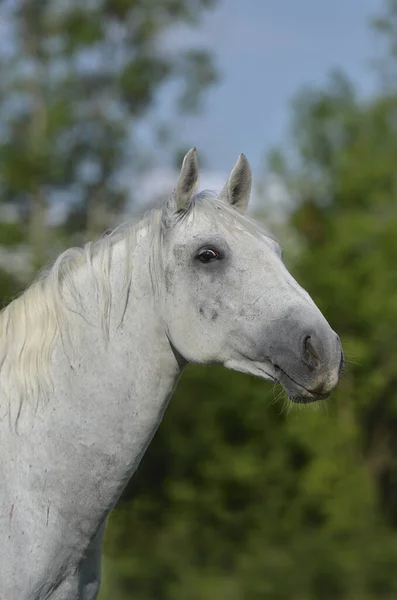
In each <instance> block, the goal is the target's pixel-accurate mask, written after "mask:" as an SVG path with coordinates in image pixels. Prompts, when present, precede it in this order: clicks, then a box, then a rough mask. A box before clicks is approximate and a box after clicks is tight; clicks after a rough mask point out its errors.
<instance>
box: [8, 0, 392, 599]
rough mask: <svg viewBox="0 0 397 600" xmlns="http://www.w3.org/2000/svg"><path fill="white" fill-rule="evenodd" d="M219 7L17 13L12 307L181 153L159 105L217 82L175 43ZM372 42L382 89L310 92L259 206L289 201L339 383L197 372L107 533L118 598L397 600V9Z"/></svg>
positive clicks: (72, 4) (21, 8) (11, 83)
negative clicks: (289, 388)
mask: <svg viewBox="0 0 397 600" xmlns="http://www.w3.org/2000/svg"><path fill="white" fill-rule="evenodd" d="M227 1H228V0H224V2H227ZM214 5H215V0H90V1H88V0H87V1H86V2H77V1H74V0H68V1H65V2H64V1H63V0H62V1H60V0H59V1H55V0H52V1H51V2H50V1H49V0H48V1H46V0H27V1H22V0H14V1H11V0H9V1H4V0H3V2H1V5H0V17H1V19H0V25H1V27H0V38H1V39H0V65H1V77H0V295H1V297H2V299H3V302H4V303H6V302H8V301H9V300H10V299H11V298H12V297H13V295H15V294H16V293H18V292H19V291H20V290H21V289H23V287H25V286H26V285H27V284H28V283H29V282H30V281H31V280H32V278H33V276H34V274H35V272H36V271H37V269H38V268H39V267H41V266H42V265H44V264H45V263H47V262H48V261H49V260H52V259H53V258H54V257H55V256H56V255H57V254H58V253H59V252H60V251H61V250H63V249H64V248H65V247H67V246H69V245H72V244H80V243H84V241H85V240H86V239H89V238H92V237H94V236H96V235H98V234H99V233H101V232H102V231H103V230H105V229H106V228H108V227H111V226H113V225H114V224H115V223H118V222H119V221H120V220H122V219H123V218H125V215H126V214H127V215H128V213H130V212H131V210H133V208H134V206H135V205H136V200H137V194H138V195H139V190H138V189H136V187H134V185H133V183H134V182H135V181H137V180H138V179H137V178H138V177H139V174H140V173H142V172H143V171H144V170H146V171H147V170H148V169H149V168H150V167H154V165H155V157H156V156H157V154H156V152H158V151H159V148H161V149H162V151H163V152H168V153H169V154H170V155H172V156H173V157H175V161H176V160H177V159H178V158H179V156H180V151H181V150H184V149H185V148H184V147H182V146H183V144H181V143H180V142H179V140H178V135H177V133H175V129H176V128H175V127H174V122H173V121H168V122H163V121H162V120H161V119H159V120H156V119H155V118H154V116H153V112H151V111H152V108H153V105H154V104H155V103H156V98H157V92H158V90H159V89H160V88H161V87H162V86H164V85H173V86H175V89H176V90H177V93H176V94H175V95H174V99H175V102H174V104H173V108H172V109H173V114H174V115H175V119H179V123H180V122H181V120H182V122H183V119H184V115H188V114H189V113H192V112H194V111H198V110H200V109H201V108H202V105H201V102H200V100H201V96H202V94H204V93H205V92H206V90H207V89H208V88H209V87H210V86H213V85H215V84H216V82H217V78H218V73H217V68H216V65H215V64H214V57H213V56H212V55H211V52H209V51H208V49H207V48H205V47H198V46H197V45H192V46H191V47H190V46H189V44H187V45H186V48H185V49H184V50H183V51H181V50H180V49H178V51H175V52H171V51H168V52H165V51H164V47H163V45H162V40H163V39H164V36H166V35H167V34H169V33H170V32H171V33H172V31H173V28H174V27H175V25H188V26H189V27H191V28H194V27H198V28H199V27H200V24H201V22H202V16H203V14H204V13H210V12H211V10H212V9H213V8H214ZM371 26H372V27H373V29H374V31H376V32H377V33H378V34H379V36H380V39H381V40H383V41H382V44H383V48H384V50H385V51H384V53H383V55H382V57H381V58H379V57H378V59H377V61H376V63H374V68H375V69H376V72H377V74H378V87H377V90H376V93H375V94H374V95H373V96H372V97H371V98H370V99H368V98H367V99H365V100H364V99H363V98H362V97H361V96H360V94H359V93H358V92H357V91H356V89H355V85H354V84H353V82H352V81H351V80H350V79H349V77H348V76H347V75H346V74H345V73H343V72H342V71H338V72H334V73H332V74H331V75H330V77H329V80H328V83H327V84H326V85H323V86H321V85H320V86H319V87H317V88H316V87H310V88H305V89H303V90H302V91H301V92H299V93H298V94H297V96H296V98H295V100H294V102H293V104H292V115H291V138H290V140H289V142H288V151H284V150H282V149H281V150H280V149H274V150H273V151H272V152H270V153H268V155H267V158H266V165H265V167H264V169H263V173H262V175H263V178H262V186H261V187H258V190H259V192H258V190H257V193H258V194H259V196H260V197H261V198H262V200H261V202H260V203H257V205H256V207H255V209H256V212H257V213H258V214H259V216H261V217H267V218H268V219H270V220H271V217H272V215H271V214H267V213H269V211H268V209H267V207H268V204H267V196H266V189H267V188H266V186H265V185H264V184H263V181H264V180H265V179H266V174H269V173H271V174H272V176H273V177H274V176H276V177H277V178H278V180H279V181H282V182H283V186H284V188H285V190H286V192H287V194H288V197H289V198H290V208H289V210H288V211H286V213H285V215H284V218H283V219H282V220H281V221H278V222H277V223H276V224H275V226H276V229H277V230H278V233H279V235H280V237H281V241H282V242H283V245H284V246H285V248H286V256H285V260H286V262H287V264H288V265H289V266H290V268H291V269H292V271H293V273H294V275H296V277H297V278H298V279H299V281H300V283H301V284H302V285H303V286H304V287H305V288H307V289H308V290H309V291H310V293H311V295H312V296H313V297H314V298H315V300H316V302H317V303H318V304H319V306H320V308H321V309H322V310H323V312H324V313H325V315H326V316H327V318H328V320H329V321H330V322H331V324H332V326H333V327H334V329H336V330H337V331H338V333H339V334H340V336H341V338H342V341H343V344H344V348H345V351H346V355H347V370H346V373H345V375H344V377H343V380H342V382H341V384H340V387H339V389H338V391H337V393H335V394H334V395H333V397H332V399H331V400H330V401H329V402H328V403H327V405H322V404H318V405H315V406H309V407H304V408H303V409H301V410H298V409H297V408H291V407H289V406H288V405H284V404H283V401H282V400H281V402H280V401H278V402H276V401H275V400H276V396H277V392H274V390H273V389H272V388H271V386H270V387H269V386H266V384H264V383H263V382H261V381H257V380H255V379H252V378H249V377H247V376H240V375H239V374H236V373H231V372H227V371H226V370H223V369H219V368H209V367H208V368H203V367H201V368H193V367H191V368H188V369H187V370H186V372H185V374H184V376H183V377H182V380H181V382H180V384H179V388H178V390H177V393H176V395H175V396H174V398H173V400H172V402H171V405H170V407H169V409H168V411H167V413H166V416H165V418H164V421H163V423H162V425H161V427H160V429H159V431H158V434H157V435H156V437H155V440H154V441H153V443H152V445H151V446H150V448H149V450H148V452H147V455H146V457H145V458H144V460H143V462H142V464H141V466H140V468H139V470H138V473H137V474H136V476H135V477H134V478H133V479H132V481H131V483H130V485H129V486H128V487H127V489H126V491H125V494H124V496H123V498H122V501H121V502H120V505H119V507H118V508H117V509H116V510H115V511H114V512H113V513H112V515H111V518H110V520H109V526H108V530H107V533H106V539H105V548H104V550H105V558H104V576H103V588H102V591H101V600H129V599H130V598H134V600H149V599H153V598H156V599H157V600H182V599H183V600H208V599H214V600H215V599H216V600H226V599H227V600H240V599H244V600H261V599H265V600H328V599H329V600H334V599H335V598H338V599H346V600H375V599H385V600H386V599H390V600H391V599H392V598H393V599H395V598H396V597H397V596H396V595H397V335H396V330H397V268H396V265H397V237H396V236H397V79H396V75H397V2H396V1H395V0H387V1H385V2H384V3H383V4H382V10H380V12H379V15H378V17H377V18H375V19H374V20H373V22H372V24H371ZM336 43H337V40H336ZM204 120H205V119H204ZM142 123H144V124H145V127H146V130H148V129H149V130H150V135H149V136H146V138H145V139H146V143H143V141H142V136H141V133H140V132H141V129H140V127H141V125H142ZM231 126H232V124H231ZM147 140H151V142H148V141H147ZM194 144H195V140H193V139H192V140H190V141H189V145H194ZM154 146H155V149H156V150H154ZM247 153H248V154H249V152H248V150H247ZM153 201H154V199H153ZM134 202H135V204H134Z"/></svg>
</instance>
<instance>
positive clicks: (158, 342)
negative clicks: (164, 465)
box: [14, 265, 180, 547]
mask: <svg viewBox="0 0 397 600" xmlns="http://www.w3.org/2000/svg"><path fill="white" fill-rule="evenodd" d="M116 268H117V265H116ZM120 272H121V269H120ZM140 273H141V275H140V277H139V274H138V276H137V277H135V279H134V281H133V290H132V292H131V295H130V301H129V305H128V308H127V311H126V313H125V316H124V320H123V325H122V326H121V327H117V326H116V325H115V324H114V323H113V325H112V327H111V334H110V339H109V341H108V342H107V344H105V343H104V340H103V338H102V333H101V330H100V328H99V327H98V326H97V327H93V326H92V325H91V324H89V323H87V321H86V320H85V319H84V318H81V316H79V315H78V314H74V315H73V316H72V324H71V329H70V332H71V333H70V337H71V340H72V344H71V348H72V350H73V351H71V352H69V351H68V344H67V343H66V344H65V343H64V342H63V341H62V339H61V338H60V337H59V338H58V341H57V342H56V345H55V348H54V353H53V360H52V366H51V376H52V379H53V382H54V394H53V396H52V397H51V398H50V399H49V400H48V402H47V403H46V404H43V405H41V406H39V407H38V410H37V412H36V414H35V415H34V417H32V416H31V419H32V426H30V425H29V427H28V426H27V422H28V421H26V420H25V421H24V422H22V430H23V431H22V435H23V436H25V435H26V438H25V439H26V441H27V440H28V439H29V440H30V442H29V443H25V442H24V444H23V445H21V453H22V456H21V455H20V460H21V463H22V464H23V465H25V466H26V465H27V464H28V463H29V470H28V471H27V473H26V477H27V479H26V484H27V485H28V483H29V481H30V477H31V476H32V475H34V488H35V491H34V492H32V493H31V494H30V495H29V493H30V491H29V490H25V492H26V493H25V497H29V502H30V503H31V505H32V503H34V502H35V500H36V501H37V503H38V504H40V505H41V504H42V505H43V506H44V505H46V506H47V505H48V503H50V505H51V514H52V515H54V517H53V518H54V519H59V518H60V516H61V517H62V518H61V521H62V522H64V523H67V527H68V531H69V532H70V534H71V535H74V534H73V528H74V529H75V535H74V537H75V539H73V542H71V543H73V546H75V547H76V545H77V546H78V545H79V544H80V541H81V543H82V544H84V543H86V541H87V539H89V538H91V537H92V535H93V533H94V532H95V531H96V529H97V528H98V527H99V526H100V524H101V522H102V521H103V518H104V517H105V516H106V514H107V513H108V511H109V510H110V509H111V508H112V507H113V505H114V504H115V503H116V502H117V500H118V498H119V496H120V494H121V492H122V490H123V488H124V486H125V484H126V483H127V481H128V479H129V477H130V476H131V474H132V473H133V471H134V470H135V469H136V467H137V465H138V463H139V461H140V459H141V458H142V455H143V453H144V451H145V449H146V448H147V446H148V444H149V442H150V440H151V438H152V436H153V434H154V432H155V431H156V428H157V426H158V424H159V423H160V420H161V417H162V414H163V412H164V410H165V408H166V405H167V403H168V400H169V398H170V396H171V394H172V391H173V389H174V386H175V384H176V380H177V377H178V375H179V372H180V369H179V365H178V362H177V360H176V358H175V356H174V353H173V351H172V349H171V347H170V345H169V343H168V340H167V337H166V334H165V331H164V330H163V328H162V324H161V320H160V318H159V316H158V314H157V313H156V309H155V304H154V302H153V297H152V295H151V291H150V288H149V286H148V282H147V278H148V277H149V273H148V268H147V267H146V268H144V266H142V268H141V269H140ZM85 277H87V274H85V273H84V269H83V270H82V271H81V272H80V274H79V276H78V278H77V281H76V285H83V282H84V280H85ZM116 283H117V282H116ZM145 286H147V288H145ZM116 287H117V285H116ZM90 293H91V292H89V291H88V296H87V295H86V296H84V303H87V304H89V303H90V302H91V300H92V302H94V300H95V299H94V297H93V298H92V299H90V296H89V294H90ZM82 296H83V291H82ZM76 339H78V340H79V343H78V344H75V347H74V348H73V340H76ZM69 350H70V348H69ZM21 418H23V417H21ZM23 454H26V456H23ZM16 460H17V462H18V461H19V459H16ZM25 466H24V467H22V468H25ZM14 467H15V468H16V469H18V465H14ZM26 468H27V467H26ZM18 477H19V480H20V481H23V480H24V479H23V474H21V473H19V475H18ZM32 481H33V480H32ZM41 484H42V485H43V488H41V487H40V485H41ZM41 489H44V490H45V492H43V494H44V495H45V498H44V497H41V492H40V493H39V492H36V490H41ZM40 510H41V508H40ZM43 514H44V513H43ZM43 518H44V517H43ZM46 519H47V517H46V516H45V518H44V521H43V522H45V520H46ZM81 531H83V533H84V535H83V536H82V539H81V540H80V533H78V532H81ZM76 536H77V537H76ZM79 540H80V541H79Z"/></svg>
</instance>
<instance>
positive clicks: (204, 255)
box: [197, 248, 219, 263]
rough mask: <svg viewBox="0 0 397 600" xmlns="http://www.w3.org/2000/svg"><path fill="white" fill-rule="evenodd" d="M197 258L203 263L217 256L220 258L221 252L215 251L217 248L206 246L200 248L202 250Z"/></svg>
mask: <svg viewBox="0 0 397 600" xmlns="http://www.w3.org/2000/svg"><path fill="white" fill-rule="evenodd" d="M197 258H198V259H199V261H200V262H202V263H209V262H211V260H216V259H217V258H219V254H218V253H217V252H215V250H211V249H209V248H206V249H205V250H200V252H199V253H198V255H197Z"/></svg>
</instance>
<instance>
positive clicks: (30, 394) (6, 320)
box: [0, 191, 270, 417]
mask: <svg viewBox="0 0 397 600" xmlns="http://www.w3.org/2000/svg"><path fill="white" fill-rule="evenodd" d="M170 202H171V203H172V199H171V201H170ZM199 213H200V215H204V216H205V218H208V220H209V223H211V224H212V227H214V226H215V228H216V229H218V230H219V231H225V232H228V233H229V234H231V235H233V234H234V233H237V232H238V231H240V233H241V231H245V232H246V233H248V234H249V235H253V236H255V237H258V236H259V237H263V236H266V237H270V236H269V234H268V233H267V232H265V231H264V229H263V228H262V227H260V225H259V224H258V223H256V222H255V221H253V220H251V219H250V218H248V217H246V216H244V215H243V214H240V213H239V212H238V211H236V210H235V208H233V207H232V206H230V205H228V204H227V203H226V202H224V201H223V200H221V199H220V198H219V197H218V196H217V195H216V194H215V193H213V192H208V191H206V192H201V193H199V194H197V195H196V196H195V197H194V199H193V201H192V203H191V205H190V207H189V208H188V209H187V210H186V211H184V212H179V213H178V212H174V211H173V210H172V207H170V203H167V204H165V205H163V206H162V207H161V208H160V209H153V210H152V211H150V212H148V213H147V214H146V215H145V216H144V217H143V218H142V219H141V220H139V221H138V222H135V223H132V224H131V223H130V224H126V225H122V226H120V227H118V228H116V229H115V230H114V231H112V232H110V233H109V234H107V235H104V236H103V237H102V238H100V239H99V240H98V241H96V242H89V243H87V244H86V245H85V246H84V247H83V248H70V249H69V250H66V251H65V252H63V253H62V254H61V255H60V256H59V257H58V259H57V260H56V261H55V262H54V264H53V265H52V266H51V267H50V268H49V269H47V270H46V271H44V272H42V273H41V274H40V275H39V277H38V278H37V280H36V281H35V282H34V283H33V284H32V285H31V286H30V287H29V288H28V289H27V290H26V291H25V292H24V293H23V294H22V295H20V296H19V297H17V298H16V299H15V300H13V301H12V302H11V303H10V304H9V305H8V306H7V307H6V308H4V309H3V310H2V311H1V312H0V375H1V376H0V394H1V396H0V398H1V399H0V409H1V413H0V417H2V415H4V413H3V411H4V409H6V410H7V407H6V406H4V399H6V400H8V403H10V402H11V401H16V402H17V403H18V404H17V406H19V408H17V411H20V409H21V406H22V402H23V400H24V399H25V398H30V399H31V400H32V401H33V402H34V403H36V405H37V403H38V402H39V400H46V399H47V398H48V396H49V392H50V390H51V385H52V382H51V381H50V377H49V369H48V367H49V363H50V359H51V355H52V349H53V347H54V343H55V340H56V339H57V337H58V336H59V335H61V336H63V335H67V329H68V322H69V319H70V314H71V312H79V314H80V310H81V297H80V294H79V290H78V289H77V288H76V286H75V277H74V275H75V273H76V270H77V269H79V268H81V267H82V266H84V265H85V266H86V267H88V270H89V273H90V275H91V277H92V280H93V282H94V285H95V289H96V296H97V301H98V306H97V312H98V315H99V323H98V324H97V325H98V327H99V328H100V330H101V332H102V336H103V338H104V340H105V341H106V340H107V339H108V336H109V324H110V316H111V312H112V310H113V307H114V304H113V299H112V290H111V286H110V270H111V267H112V253H113V252H112V251H113V248H114V246H115V244H116V242H119V241H123V242H124V244H125V270H124V283H123V293H122V294H121V295H118V302H122V303H124V306H123V307H122V309H121V315H122V316H121V320H122V318H123V316H124V314H125V310H126V308H127V304H128V299H129V294H130V289H131V284H132V279H133V264H132V256H133V251H134V248H135V245H136V243H137V234H138V232H139V230H141V229H142V228H145V229H146V230H147V235H149V236H150V237H151V240H150V248H151V256H150V261H149V268H150V276H151V279H152V284H153V289H154V293H156V291H157V292H158V291H159V290H160V288H161V282H162V279H163V278H162V274H163V265H162V244H163V236H164V235H165V234H166V232H167V230H168V229H170V228H172V227H174V226H177V224H178V222H179V221H180V219H189V220H190V219H192V222H194V219H195V216H196V214H197V215H198V214H199ZM94 258H95V260H94ZM65 296H67V298H68V300H67V301H66V300H65ZM120 298H121V299H120ZM70 299H72V303H71V302H70ZM119 308H120V307H119ZM79 309H80V310H79ZM18 415H19V412H18Z"/></svg>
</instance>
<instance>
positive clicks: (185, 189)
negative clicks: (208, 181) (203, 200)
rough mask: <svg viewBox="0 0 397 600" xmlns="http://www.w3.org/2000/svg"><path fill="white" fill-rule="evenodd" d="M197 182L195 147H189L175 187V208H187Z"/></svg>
mask: <svg viewBox="0 0 397 600" xmlns="http://www.w3.org/2000/svg"><path fill="white" fill-rule="evenodd" d="M197 183H198V163H197V153H196V148H191V149H190V150H189V152H188V153H187V154H186V156H185V158H184V159H183V163H182V168H181V172H180V175H179V178H178V181H177V184H176V187H175V191H174V198H175V203H176V210H177V211H179V210H187V209H188V208H189V205H190V203H191V201H192V198H193V196H194V193H195V191H196V189H197Z"/></svg>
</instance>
